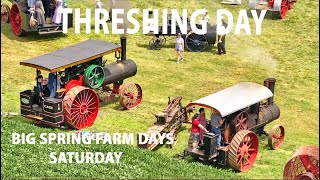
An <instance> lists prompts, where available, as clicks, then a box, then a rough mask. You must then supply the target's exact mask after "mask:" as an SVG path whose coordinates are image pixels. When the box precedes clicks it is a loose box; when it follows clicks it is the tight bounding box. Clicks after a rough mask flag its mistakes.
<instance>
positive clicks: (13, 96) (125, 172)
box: [1, 0, 319, 179]
mask: <svg viewBox="0 0 320 180" xmlns="http://www.w3.org/2000/svg"><path fill="white" fill-rule="evenodd" d="M3 2H5V3H7V1H1V3H3ZM68 4H69V7H72V8H78V7H79V8H81V9H82V10H83V9H84V8H86V7H90V8H92V9H94V1H89V0H85V1H83V2H81V3H80V2H79V1H76V0H68ZM132 7H137V8H139V9H144V8H145V9H147V8H159V9H164V8H168V9H173V8H177V9H183V8H186V9H188V13H190V12H192V11H194V10H196V9H201V8H205V9H207V10H208V11H209V15H210V16H211V19H212V20H213V21H215V20H214V19H215V18H216V17H215V16H216V10H217V9H222V8H225V9H228V10H229V11H231V12H232V14H233V15H234V17H237V16H238V13H239V10H240V9H248V4H247V2H243V4H242V5H240V6H227V5H221V4H220V3H217V2H213V1H210V0H203V1H201V2H199V1H196V0H188V1H187V0H179V1H178V0H176V1H173V0H172V1H167V2H166V3H164V2H162V1H155V0H132ZM318 12H319V2H318V1H311V0H305V1H298V2H297V3H296V4H295V7H294V9H292V10H290V11H289V14H288V16H287V18H286V19H285V20H276V19H270V18H268V19H265V20H264V21H263V25H262V35H261V36H256V35H252V36H246V35H238V36H236V35H234V34H233V33H231V34H230V35H227V37H226V38H227V39H226V49H227V55H224V56H218V55H216V54H215V53H216V51H217V48H216V47H214V48H213V49H212V50H211V49H208V50H206V51H205V52H201V53H195V52H184V56H185V61H184V62H183V63H181V64H176V63H175V60H176V56H175V52H174V44H173V42H174V39H173V38H171V39H170V38H169V39H167V43H166V45H165V47H164V48H162V49H161V50H149V48H148V42H149V40H150V39H151V37H150V36H144V35H142V34H141V33H140V34H136V35H129V36H128V40H127V42H128V44H127V57H128V58H130V59H133V60H134V61H135V62H136V63H137V65H138V73H137V75H136V76H134V77H132V78H129V79H127V80H126V81H125V82H136V83H138V84H140V85H141V87H142V89H143V100H142V103H141V105H140V106H139V107H138V108H136V109H134V110H131V111H122V110H121V107H120V104H119V102H118V101H117V100H118V99H115V100H114V101H112V102H110V103H105V104H103V106H102V107H101V108H100V110H99V117H98V118H97V120H96V121H95V124H94V125H93V126H92V127H90V128H88V129H89V130H94V131H102V132H105V131H108V132H111V133H113V132H133V133H137V132H144V131H146V130H147V129H148V128H149V127H150V126H151V125H152V124H153V122H154V121H155V118H154V116H153V113H157V112H159V111H161V110H162V109H163V107H164V106H165V105H166V103H167V97H168V96H171V97H174V96H182V97H183V103H184V104H186V103H187V102H188V100H190V99H191V100H196V99H198V98H200V97H203V96H206V95H208V94H210V93H213V92H216V91H219V90H221V89H224V88H227V87H229V86H231V85H234V84H236V83H238V82H240V81H252V82H256V83H259V84H262V83H263V80H264V79H265V78H267V77H275V78H276V79H277V82H276V86H275V101H276V103H277V104H278V106H279V107H280V110H281V116H280V118H279V119H278V120H276V121H274V122H272V123H271V124H268V125H267V126H266V130H269V129H271V127H272V126H273V125H275V124H282V125H283V126H284V127H285V130H286V138H285V142H284V144H283V146H282V148H281V149H280V150H276V151H272V150H270V149H269V148H268V146H267V138H266V137H264V136H263V137H261V138H260V144H259V154H258V157H257V161H256V162H255V164H254V165H253V167H252V169H250V171H248V172H245V173H235V172H232V171H231V169H229V168H219V167H218V168H217V167H214V166H208V165H202V164H201V163H198V162H191V160H190V159H187V160H186V161H177V160H174V159H173V158H172V157H173V156H175V155H176V154H177V153H180V152H182V151H183V149H184V148H185V147H186V146H187V141H188V136H189V132H190V125H188V124H186V125H183V128H182V131H181V132H180V133H179V135H178V144H177V146H176V147H175V148H174V149H169V148H167V147H165V146H163V147H160V148H159V149H157V151H156V152H146V151H144V150H140V149H137V148H135V147H131V146H129V147H127V146H123V147H122V146H115V147H113V146H106V147H101V146H90V147H82V146H77V147H76V146H58V145H52V146H49V147H47V146H32V145H28V146H27V145H19V146H18V145H12V144H11V137H10V134H11V133H12V132H25V133H28V132H36V133H41V132H59V131H60V130H58V129H50V128H40V127H36V126H34V125H32V124H31V121H27V120H25V119H24V118H21V117H14V118H10V119H1V142H2V148H1V149H2V153H1V162H2V163H1V165H2V167H3V170H2V171H1V177H3V178H19V177H20V178H21V177H30V178H31V177H61V178H63V177H75V178H86V177H96V178H125V177H128V178H142V177H144V178H193V177H194V178H198V177H199V178H202V177H203V178H204V177H207V178H229V177H233V178H240V177H243V178H250V179H252V178H255V179H261V178H266V177H268V178H273V179H275V178H278V179H279V178H281V177H282V171H283V167H284V165H285V163H286V161H287V160H288V158H289V157H290V156H291V155H292V154H293V153H294V152H295V150H296V149H298V148H299V147H301V146H304V145H319V121H318V120H319V111H318V109H319V88H318V85H319V61H318V60H319V41H318V40H319V26H318V24H319V20H318V15H319V14H318ZM140 15H141V14H140ZM138 19H139V21H141V20H142V17H141V16H139V18H138ZM234 23H236V20H234ZM250 23H251V28H252V31H253V32H255V26H254V22H253V19H252V18H250ZM141 24H142V23H141ZM92 29H93V28H92ZM69 30H70V32H69V33H68V34H66V35H63V34H61V35H49V36H37V34H30V35H28V36H25V37H15V36H14V35H13V33H12V32H11V29H10V25H8V24H1V112H7V111H11V112H19V93H20V92H21V91H24V90H26V89H30V88H32V87H33V85H34V75H35V70H34V69H32V68H26V67H23V66H20V65H19V62H20V61H23V60H25V59H28V58H32V57H36V56H39V55H42V54H44V53H48V52H51V51H54V50H56V49H59V48H63V47H66V46H68V45H72V44H74V43H77V42H80V41H83V40H86V39H101V40H106V41H110V42H114V43H119V36H117V35H112V34H98V35H96V34H94V33H93V32H92V33H91V34H80V35H79V34H75V33H74V29H73V28H72V29H69ZM82 30H84V27H82ZM233 32H234V30H233ZM110 61H113V59H112V56H110V60H109V62H110ZM45 76H46V74H45ZM111 149H113V150H123V151H124V152H125V153H126V154H125V155H126V156H125V161H123V162H122V163H121V164H119V165H85V166H84V165H81V164H80V165H71V166H68V167H67V166H66V165H59V166H58V165H49V164H48V163H47V161H48V159H47V158H48V155H47V154H48V152H49V151H83V150H86V151H99V150H100V151H110V150H111ZM26 159H28V160H26ZM34 169H37V170H34ZM39 169H40V170H41V172H40V171H38V170H39ZM17 170H19V171H17Z"/></svg>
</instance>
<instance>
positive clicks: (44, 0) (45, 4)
mask: <svg viewBox="0 0 320 180" xmlns="http://www.w3.org/2000/svg"><path fill="white" fill-rule="evenodd" d="M41 1H42V4H43V7H44V12H45V13H44V14H45V20H47V17H50V0H41Z"/></svg>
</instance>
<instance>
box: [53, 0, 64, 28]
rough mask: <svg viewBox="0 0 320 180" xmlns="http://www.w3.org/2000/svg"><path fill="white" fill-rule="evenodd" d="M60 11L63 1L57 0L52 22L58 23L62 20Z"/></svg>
mask: <svg viewBox="0 0 320 180" xmlns="http://www.w3.org/2000/svg"><path fill="white" fill-rule="evenodd" d="M62 11H63V2H62V0H57V6H56V9H55V11H54V15H53V18H52V22H53V23H55V24H60V23H61V21H62Z"/></svg>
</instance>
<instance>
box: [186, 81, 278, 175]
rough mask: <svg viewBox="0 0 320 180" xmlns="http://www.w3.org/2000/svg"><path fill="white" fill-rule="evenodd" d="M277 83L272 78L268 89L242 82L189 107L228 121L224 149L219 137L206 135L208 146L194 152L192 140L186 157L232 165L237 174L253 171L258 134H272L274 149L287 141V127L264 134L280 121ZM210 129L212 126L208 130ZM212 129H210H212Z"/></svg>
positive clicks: (205, 145) (266, 82) (267, 85)
mask: <svg viewBox="0 0 320 180" xmlns="http://www.w3.org/2000/svg"><path fill="white" fill-rule="evenodd" d="M275 82H276V80H275V79H273V78H268V79H266V80H265V81H264V86H262V85H259V84H256V83H252V82H242V83H239V84H236V85H234V86H232V87H229V88H227V89H224V90H222V91H219V92H217V93H214V94H211V95H209V96H207V97H204V98H201V99H199V100H197V101H193V102H191V103H189V104H188V105H187V108H189V107H192V106H200V107H204V108H209V109H211V110H212V111H214V112H215V113H218V114H219V115H220V116H221V117H222V118H224V119H225V122H224V123H223V124H222V126H221V132H222V139H223V140H222V148H219V149H217V147H216V146H217V144H216V141H217V135H216V134H213V133H208V134H206V135H204V144H203V145H202V146H200V147H199V149H198V150H197V151H192V137H191V135H190V139H189V145H188V146H189V147H188V148H186V149H185V150H184V153H183V155H181V157H182V158H183V157H184V156H187V155H191V156H192V157H193V158H195V159H200V160H203V161H206V162H215V163H217V164H220V165H229V166H230V167H231V168H233V169H234V170H237V171H247V170H249V169H250V168H251V167H252V165H253V163H254V162H255V160H256V157H257V154H258V143H259V142H258V137H257V135H256V134H258V135H262V134H265V135H268V144H269V146H270V147H271V148H272V149H277V148H279V147H280V146H281V145H282V143H283V140H284V128H283V127H282V126H280V125H275V126H274V127H273V128H272V129H271V130H270V132H269V133H266V132H265V131H264V127H265V125H266V124H268V123H270V122H271V121H273V120H275V119H278V118H279V116H280V109H279V107H278V106H277V105H276V104H275V103H274V101H273V92H274V86H275ZM207 128H208V127H207ZM208 130H209V128H208Z"/></svg>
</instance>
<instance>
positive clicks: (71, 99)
mask: <svg viewBox="0 0 320 180" xmlns="http://www.w3.org/2000/svg"><path fill="white" fill-rule="evenodd" d="M63 106H64V109H63V112H64V117H65V121H66V122H67V123H68V124H70V125H71V126H72V127H74V128H75V129H82V128H85V127H89V126H91V125H92V124H93V123H94V121H95V119H96V118H97V115H98V110H99V99H98V96H97V94H96V93H95V92H94V91H93V90H91V89H89V88H86V87H83V86H76V87H73V88H72V89H70V90H69V91H68V92H67V93H66V95H65V97H64V98H63Z"/></svg>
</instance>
